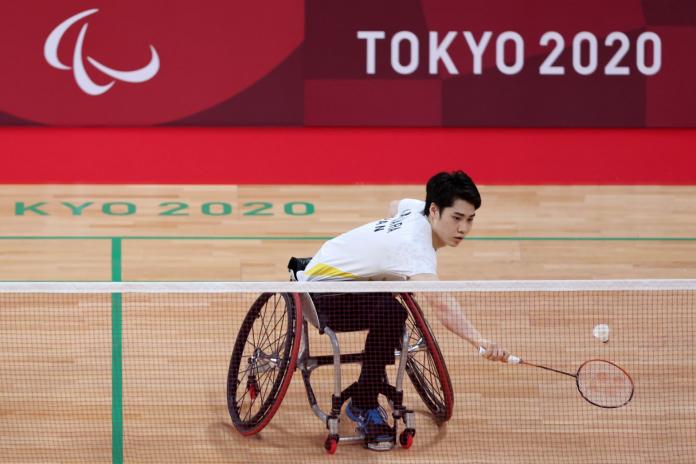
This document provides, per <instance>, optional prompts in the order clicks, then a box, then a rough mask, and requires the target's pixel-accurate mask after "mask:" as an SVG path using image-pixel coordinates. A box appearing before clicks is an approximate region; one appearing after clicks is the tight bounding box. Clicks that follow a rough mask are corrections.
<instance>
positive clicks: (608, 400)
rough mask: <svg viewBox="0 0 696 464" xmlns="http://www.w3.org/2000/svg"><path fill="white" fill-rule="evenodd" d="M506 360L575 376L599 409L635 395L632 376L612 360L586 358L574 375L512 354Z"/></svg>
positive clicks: (624, 402) (621, 403) (615, 405)
mask: <svg viewBox="0 0 696 464" xmlns="http://www.w3.org/2000/svg"><path fill="white" fill-rule="evenodd" d="M485 353H486V349H485V348H484V347H479V354H481V355H483V354H485ZM506 362H507V363H508V364H522V365H525V366H531V367H538V368H539V369H544V370H547V371H551V372H556V373H557V374H563V375H567V376H568V377H573V378H575V385H576V386H577V387H578V391H579V392H580V395H581V396H582V397H583V398H584V399H585V401H587V402H588V403H590V404H593V405H595V406H599V407H600V408H620V407H621V406H625V405H627V404H628V403H629V402H630V401H631V399H632V398H633V389H634V385H633V379H631V376H630V375H628V372H626V371H625V370H624V369H623V368H622V367H620V366H618V365H616V364H614V363H613V362H610V361H605V360H603V359H591V360H589V361H585V362H584V363H582V364H581V365H580V367H578V370H577V372H576V373H575V374H571V373H570V372H565V371H561V370H558V369H554V368H552V367H547V366H542V365H540V364H534V363H531V362H528V361H524V360H522V359H520V358H518V357H517V356H509V357H508V358H507V361H506Z"/></svg>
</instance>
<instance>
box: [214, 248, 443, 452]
mask: <svg viewBox="0 0 696 464" xmlns="http://www.w3.org/2000/svg"><path fill="white" fill-rule="evenodd" d="M308 262H309V259H308V258H292V259H291V260H290V263H289V264H288V270H289V271H290V275H291V279H292V280H295V279H294V277H295V274H296V272H298V271H300V270H303V269H304V267H305V266H306V265H307V263H308ZM395 297H396V298H397V300H398V301H399V302H400V303H401V304H402V305H403V306H404V307H405V308H406V309H407V310H408V318H407V320H406V323H405V327H404V332H403V336H402V340H401V348H400V349H397V350H395V358H396V360H397V374H396V379H395V380H396V381H395V385H393V386H392V385H390V384H389V383H388V379H384V382H383V384H382V387H381V388H380V393H381V394H382V395H384V396H385V397H386V398H387V399H388V401H389V404H390V407H391V412H392V414H391V415H392V418H393V426H392V431H393V436H394V440H396V437H397V427H398V423H399V422H400V421H402V422H403V423H404V430H403V431H402V432H401V434H399V435H398V437H399V443H400V445H401V446H402V447H403V448H410V447H411V445H412V443H413V439H414V436H415V433H416V429H415V413H414V412H413V410H411V409H409V408H407V407H406V406H405V405H404V404H403V378H404V373H405V374H406V375H407V376H408V378H409V379H410V381H411V383H412V384H413V387H414V388H415V391H416V392H417V393H418V396H419V397H420V398H421V400H422V401H423V403H424V404H425V406H426V407H427V408H428V410H429V411H430V413H431V414H432V416H433V418H434V420H435V422H436V423H437V424H438V425H442V424H444V423H445V422H447V421H448V420H449V419H450V418H451V417H452V410H453V404H454V394H453V391H452V383H451V380H450V377H449V373H448V371H447V367H446V365H445V360H444V358H443V356H442V353H441V351H440V348H439V346H438V344H437V341H436V340H435V337H434V336H433V334H432V330H431V329H430V326H429V325H428V322H427V321H426V319H425V317H424V315H423V311H422V310H421V308H420V306H419V305H418V303H417V302H416V300H415V298H414V297H413V295H412V294H410V293H399V294H395ZM309 325H312V326H314V327H315V328H316V329H318V330H319V333H320V334H321V335H327V336H328V338H329V341H330V343H331V348H332V353H333V355H326V356H312V355H311V354H310V347H309V332H308V330H309ZM362 357H363V353H350V354H344V353H341V351H340V345H339V342H338V338H337V336H336V333H335V332H334V331H333V330H331V328H330V327H328V326H326V325H325V324H323V323H322V322H321V319H320V317H319V315H318V314H317V311H316V309H315V307H314V304H313V301H312V298H311V297H310V295H309V294H307V293H263V294H261V295H260V296H259V297H258V298H257V299H256V301H254V303H253V304H252V305H251V307H250V308H249V311H248V312H247V314H246V316H245V318H244V321H243V322H242V326H241V328H240V330H239V333H238V334H237V338H236V341H235V344H234V349H233V351H232V357H231V360H230V365H229V370H228V374H227V408H228V411H229V414H230V417H231V419H232V422H233V424H234V426H235V428H236V429H237V431H238V432H239V433H241V434H242V435H245V436H250V435H254V434H257V433H259V432H260V431H261V430H262V429H263V428H264V427H265V426H266V425H268V423H269V422H270V421H271V419H272V418H273V415H274V414H275V413H276V411H277V410H278V408H279V407H280V404H281V402H282V401H283V397H284V396H285V393H286V391H287V389H288V386H289V385H290V379H291V378H292V375H293V372H294V371H295V370H299V371H300V373H301V374H302V380H303V381H304V385H305V390H306V393H307V399H308V400H309V405H310V408H311V409H312V411H313V412H314V414H315V415H316V416H317V417H318V418H319V419H320V420H321V421H322V422H323V423H324V425H325V426H326V429H327V430H328V435H327V438H326V440H325V442H324V448H325V449H326V451H327V452H328V453H329V454H334V453H335V452H336V449H337V446H338V444H339V443H365V437H364V436H363V435H362V434H357V435H354V436H341V435H340V434H339V420H340V415H341V408H342V405H343V403H344V402H345V401H346V400H348V399H349V398H350V397H351V390H352V389H353V388H355V386H356V385H357V384H356V383H353V384H352V385H350V386H349V387H348V388H346V389H345V390H341V385H342V384H341V365H342V364H345V363H360V362H361V361H362ZM322 366H333V372H334V375H333V377H334V382H333V394H332V398H331V410H330V411H324V410H322V409H321V408H320V407H319V405H318V404H317V400H316V396H315V394H314V389H313V388H312V384H311V376H312V372H313V371H314V370H315V369H317V368H319V367H322ZM390 445H391V446H390V448H389V449H391V448H392V447H393V446H394V443H392V444H390Z"/></svg>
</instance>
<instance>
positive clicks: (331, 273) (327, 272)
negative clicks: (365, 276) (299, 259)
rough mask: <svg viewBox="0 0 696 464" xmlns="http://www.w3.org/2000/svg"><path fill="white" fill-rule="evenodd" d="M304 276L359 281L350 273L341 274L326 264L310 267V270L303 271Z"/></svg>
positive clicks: (338, 270)
mask: <svg viewBox="0 0 696 464" xmlns="http://www.w3.org/2000/svg"><path fill="white" fill-rule="evenodd" d="M305 275H306V276H313V277H314V276H316V277H337V278H340V279H350V280H359V279H360V277H358V276H356V275H355V274H351V273H350V272H343V271H342V270H340V269H338V268H336V267H333V266H329V265H328V264H321V263H320V264H316V265H314V266H312V268H311V269H309V270H306V271H305Z"/></svg>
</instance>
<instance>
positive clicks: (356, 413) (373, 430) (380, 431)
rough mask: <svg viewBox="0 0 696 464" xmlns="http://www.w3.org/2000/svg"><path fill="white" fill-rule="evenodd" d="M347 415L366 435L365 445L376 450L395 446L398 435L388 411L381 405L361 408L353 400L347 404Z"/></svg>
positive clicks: (384, 449)
mask: <svg viewBox="0 0 696 464" xmlns="http://www.w3.org/2000/svg"><path fill="white" fill-rule="evenodd" d="M346 415H347V416H348V418H349V419H350V420H352V421H353V422H355V423H356V424H357V428H358V432H359V433H361V434H363V435H364V436H365V445H366V446H367V447H368V448H369V449H371V450H375V451H389V450H390V449H392V448H394V444H395V443H396V435H395V433H394V429H392V428H391V427H390V426H389V418H388V417H387V412H386V411H385V410H384V408H382V407H381V406H378V407H376V408H372V409H360V408H357V407H355V406H353V401H352V400H351V401H350V402H349V403H348V406H346Z"/></svg>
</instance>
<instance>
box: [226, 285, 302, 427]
mask: <svg viewBox="0 0 696 464" xmlns="http://www.w3.org/2000/svg"><path fill="white" fill-rule="evenodd" d="M301 333H302V310H301V308H300V303H299V297H298V296H297V295H295V294H292V295H291V294H287V293H264V294H262V295H261V296H259V297H258V298H257V299H256V301H255V302H254V303H253V304H252V305H251V308H250V309H249V311H248V312H247V315H246V317H245V318H244V322H242V327H241V328H240V329H239V333H238V334H237V340H236V341H235V344H234V350H233V351H232V359H231V360H230V367H229V370H228V372H227V409H228V410H229V413H230V417H231V418H232V423H233V424H234V426H235V427H236V428H237V430H238V431H239V432H240V433H241V434H242V435H253V434H255V433H258V432H260V431H261V429H263V428H264V427H265V426H266V424H268V423H269V422H270V420H271V418H272V417H273V415H274V414H275V412H276V411H277V410H278V408H279V407H280V403H281V402H282V401H283V397H284V396H285V392H286V391H287V389H288V386H289V385H290V379H291V378H292V373H293V371H294V370H295V363H296V362H297V352H298V350H299V348H300V338H301Z"/></svg>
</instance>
